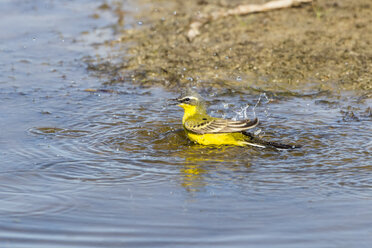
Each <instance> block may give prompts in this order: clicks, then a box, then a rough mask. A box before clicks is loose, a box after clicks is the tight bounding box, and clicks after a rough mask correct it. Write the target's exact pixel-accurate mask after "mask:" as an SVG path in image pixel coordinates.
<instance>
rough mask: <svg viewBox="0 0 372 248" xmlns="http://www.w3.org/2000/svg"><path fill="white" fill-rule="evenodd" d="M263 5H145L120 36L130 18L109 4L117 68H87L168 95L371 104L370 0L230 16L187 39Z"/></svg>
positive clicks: (92, 64)
mask: <svg viewBox="0 0 372 248" xmlns="http://www.w3.org/2000/svg"><path fill="white" fill-rule="evenodd" d="M150 2H151V3H150ZM264 2H267V1H239V0H236V1H221V0H220V1H212V0H192V1H183V0H174V1H163V0H156V1H146V0H142V1H141V4H142V5H143V6H144V7H143V8H142V9H141V10H140V12H139V13H135V14H136V15H137V22H138V23H139V24H140V25H136V26H135V27H133V28H131V29H128V28H125V29H124V28H122V29H120V27H121V26H122V25H123V16H124V17H125V14H126V13H125V12H123V11H121V9H120V7H118V6H119V5H118V4H112V3H107V4H105V5H104V6H105V8H104V9H105V10H104V11H107V9H111V10H113V11H115V13H117V15H118V23H117V27H115V29H116V30H119V31H118V32H119V36H120V38H119V40H117V41H106V42H105V44H106V45H108V46H112V47H113V49H115V51H116V52H118V51H119V52H118V53H117V55H116V56H117V57H116V62H115V63H114V62H109V60H107V59H105V58H99V59H98V60H97V59H96V58H95V59H93V60H92V59H91V60H89V68H90V69H91V70H93V71H97V72H99V73H107V72H109V76H110V77H109V78H110V80H109V81H110V82H109V83H114V82H117V81H123V80H130V81H133V82H134V83H136V84H141V85H143V86H146V85H154V84H160V85H163V86H165V87H167V88H174V87H178V86H179V85H184V84H190V83H191V84H193V85H197V86H199V87H206V86H213V87H218V88H219V87H228V88H230V89H236V90H243V91H247V90H248V91H269V92H276V93H280V92H282V93H285V94H298V92H301V93H304V92H309V91H310V92H314V91H315V92H324V91H327V92H331V93H332V94H335V95H338V94H339V93H340V92H344V91H353V92H355V93H357V95H363V96H364V98H370V97H371V92H372V90H371V89H372V83H371V75H372V74H371V71H372V44H371V43H372V25H370V23H372V15H371V13H372V2H371V1H370V0H343V1H336V0H326V1H314V2H313V3H312V4H305V5H301V6H299V7H295V8H287V9H281V10H276V11H271V12H266V13H256V14H250V15H245V16H230V17H226V18H222V19H218V20H214V21H211V22H209V23H207V24H206V25H204V26H203V27H202V28H201V29H200V31H201V34H200V35H199V36H197V37H196V38H195V39H193V40H192V41H189V40H188V39H187V37H186V34H187V31H188V29H189V25H190V23H191V22H192V21H193V20H195V18H196V15H197V14H198V13H203V14H208V13H212V12H213V11H221V10H224V9H226V10H227V9H230V8H233V7H236V6H237V5H239V4H247V3H264ZM110 4H111V5H112V6H111V5H110ZM141 4H140V6H141ZM124 19H125V18H124Z"/></svg>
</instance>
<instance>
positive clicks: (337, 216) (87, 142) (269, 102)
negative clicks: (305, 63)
mask: <svg viewBox="0 0 372 248" xmlns="http://www.w3.org/2000/svg"><path fill="white" fill-rule="evenodd" d="M100 4H101V3H99V2H96V1H87V0H86V1H58V2H57V1H2V2H1V3H0V10H1V12H2V13H1V15H2V20H3V21H2V22H1V24H0V29H1V30H2V31H3V32H1V34H0V37H1V43H0V53H1V59H0V64H1V66H0V71H1V73H0V102H1V104H0V128H1V133H0V154H1V162H0V213H1V214H0V246H1V247H12V248H13V247H190V246H196V247H247V246H254V247H370V246H371V244H372V238H371V237H372V235H371V233H372V207H371V206H372V194H371V189H372V179H371V178H372V163H371V159H370V157H371V146H372V143H371V138H372V135H371V131H372V130H371V115H370V112H369V111H370V110H369V109H368V107H370V104H371V102H370V100H368V99H359V98H358V97H356V96H354V95H352V94H351V95H350V96H347V95H346V96H344V97H343V98H339V97H338V96H335V95H333V94H328V93H322V94H313V95H312V94H307V95H306V94H305V95H301V94H300V95H298V96H280V97H278V96H274V95H270V94H268V98H267V99H266V98H265V99H264V98H262V99H261V101H260V103H259V104H257V106H255V105H256V103H257V99H258V98H259V97H260V95H259V94H252V95H246V94H244V92H231V91H227V90H221V89H219V90H217V89H214V90H213V94H209V93H208V91H205V90H204V91H203V90H201V91H202V93H203V95H204V96H206V97H207V99H208V100H209V101H210V102H211V103H212V104H213V106H211V108H210V110H211V112H212V113H213V114H214V115H215V116H226V117H230V118H234V117H239V116H237V113H236V112H239V111H240V110H241V109H242V108H244V107H245V106H246V105H247V104H249V105H250V106H251V107H250V108H248V110H247V115H248V116H250V117H252V116H253V115H254V113H253V109H252V108H253V107H255V109H254V111H255V114H257V116H258V117H259V118H260V119H261V121H262V124H261V126H260V128H261V129H262V132H261V134H260V135H263V137H265V138H266V139H271V140H276V141H282V142H286V143H296V144H302V145H303V148H302V149H299V150H294V151H275V150H267V149H266V150H265V149H264V150H263V149H258V148H241V147H203V146H199V145H194V144H191V143H190V142H189V141H188V140H187V139H186V138H185V136H184V134H183V132H182V131H179V129H180V127H181V126H180V119H181V116H182V111H181V109H180V108H178V107H176V106H168V105H167V104H166V103H167V99H169V98H174V97H175V96H177V92H174V91H168V90H166V89H164V88H161V87H156V86H154V87H150V88H144V87H140V86H136V85H132V84H131V83H129V82H123V83H120V84H115V85H114V86H113V85H111V86H107V85H104V84H103V82H104V79H101V78H100V77H97V76H95V75H92V74H90V73H89V72H88V71H87V70H86V64H85V63H84V62H83V61H84V59H83V58H84V57H85V56H87V55H90V56H94V55H96V54H107V53H110V51H109V50H102V48H99V49H98V50H97V49H95V48H94V46H92V44H94V43H96V42H100V41H101V40H102V39H104V38H107V39H108V38H109V37H110V35H111V29H110V23H111V22H113V21H114V20H113V18H114V17H112V16H110V15H109V14H107V15H105V12H104V11H101V12H99V13H100V18H99V19H95V18H91V16H92V13H96V12H98V10H97V8H98V7H99V6H100ZM21 18H22V19H21ZM84 31H88V32H89V33H85V32H84ZM103 37H104V38H103ZM86 89H106V90H97V91H95V92H94V91H86ZM212 99H214V100H213V101H211V100H212ZM226 104H227V105H226ZM226 106H227V107H228V108H226ZM234 111H235V112H234Z"/></svg>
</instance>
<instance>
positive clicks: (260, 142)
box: [243, 131, 301, 150]
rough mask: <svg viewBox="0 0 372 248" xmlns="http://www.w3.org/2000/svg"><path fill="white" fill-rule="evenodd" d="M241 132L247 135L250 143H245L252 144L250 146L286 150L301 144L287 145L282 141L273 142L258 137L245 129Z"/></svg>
mask: <svg viewBox="0 0 372 248" xmlns="http://www.w3.org/2000/svg"><path fill="white" fill-rule="evenodd" d="M243 134H244V135H246V136H247V137H249V139H250V140H249V141H250V143H248V142H247V143H248V145H252V146H257V147H262V148H266V147H272V148H277V149H286V150H288V149H296V148H301V146H299V145H287V144H282V143H278V142H273V141H265V140H262V139H260V138H258V137H255V136H254V135H253V134H252V133H249V132H245V131H244V132H243Z"/></svg>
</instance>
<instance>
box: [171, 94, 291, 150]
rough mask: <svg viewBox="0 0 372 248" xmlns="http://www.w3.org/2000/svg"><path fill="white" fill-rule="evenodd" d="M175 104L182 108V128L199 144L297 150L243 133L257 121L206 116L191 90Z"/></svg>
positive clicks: (202, 103) (254, 125)
mask: <svg viewBox="0 0 372 248" xmlns="http://www.w3.org/2000/svg"><path fill="white" fill-rule="evenodd" d="M174 100H176V102H177V103H176V104H178V106H180V107H182V108H183V109H184V115H183V118H182V125H183V128H184V130H185V132H186V135H187V137H188V138H189V139H190V140H191V141H193V142H195V143H198V144H201V145H235V146H247V145H251V146H256V147H261V148H265V147H275V148H280V149H291V148H297V147H298V146H292V145H285V144H280V143H276V142H268V141H263V140H261V139H259V138H257V137H255V136H253V135H252V134H251V133H248V132H246V130H248V129H251V128H254V127H256V126H257V125H258V123H259V121H258V119H257V118H255V119H254V120H240V121H234V120H227V119H222V118H215V117H211V116H209V115H208V114H207V109H206V104H205V101H204V100H203V98H202V97H201V96H200V95H199V94H198V93H196V92H194V91H190V90H189V91H188V92H187V94H185V95H183V96H181V97H179V98H177V99H174Z"/></svg>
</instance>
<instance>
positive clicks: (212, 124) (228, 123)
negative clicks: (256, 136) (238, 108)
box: [184, 118, 258, 134]
mask: <svg viewBox="0 0 372 248" xmlns="http://www.w3.org/2000/svg"><path fill="white" fill-rule="evenodd" d="M257 124H258V119H257V118H255V119H254V120H241V121H233V120H226V119H220V118H195V119H194V118H191V119H189V120H187V121H185V123H184V127H185V128H186V129H187V130H188V131H190V132H193V133H197V134H206V133H237V132H242V131H244V130H247V129H250V128H254V127H255V126H257Z"/></svg>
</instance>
